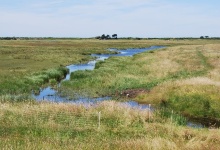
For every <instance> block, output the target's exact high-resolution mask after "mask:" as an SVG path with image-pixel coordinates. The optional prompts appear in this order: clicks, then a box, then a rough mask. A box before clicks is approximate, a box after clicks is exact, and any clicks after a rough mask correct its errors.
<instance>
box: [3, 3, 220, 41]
mask: <svg viewBox="0 0 220 150" xmlns="http://www.w3.org/2000/svg"><path fill="white" fill-rule="evenodd" d="M219 7H220V1H219V0H209V1H208V0H182V1H177V0H8V1H6V0H0V37H1V36H29V37H45V36H46V37H49V36H52V37H94V36H97V35H101V34H110V35H112V34H114V33H117V34H118V36H120V37H199V36H201V35H207V36H211V37H220V29H219V27H220V9H219Z"/></svg>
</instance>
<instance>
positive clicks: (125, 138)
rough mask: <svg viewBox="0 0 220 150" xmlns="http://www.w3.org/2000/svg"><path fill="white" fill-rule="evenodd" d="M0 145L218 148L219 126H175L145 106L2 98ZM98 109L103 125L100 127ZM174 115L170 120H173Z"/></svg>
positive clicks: (31, 147) (70, 147) (27, 146)
mask: <svg viewBox="0 0 220 150" xmlns="http://www.w3.org/2000/svg"><path fill="white" fill-rule="evenodd" d="M0 105H1V110H0V116H1V117H0V127H1V128H0V133H1V134H0V139H1V141H0V147H1V148H4V149H64V148H65V149H155V150H156V149H201V148H202V147H203V146H202V145H205V146H206V147H210V148H211V147H212V148H216V149H218V148H219V147H220V136H219V135H220V134H219V129H212V130H208V129H193V128H189V127H184V126H178V125H177V124H175V123H174V122H171V120H172V119H171V118H169V117H168V118H167V119H163V118H161V117H160V115H156V114H153V113H151V121H150V122H149V121H148V117H149V114H148V110H139V109H134V108H130V107H128V106H126V105H122V104H119V103H117V102H114V101H109V102H102V103H100V104H98V105H97V106H95V107H84V106H77V105H72V104H56V103H45V102H43V103H36V102H28V101H27V102H25V103H22V102H21V103H8V102H6V103H1V104H0ZM98 112H101V124H100V125H101V126H100V128H98ZM174 118H175V117H174V115H173V120H174Z"/></svg>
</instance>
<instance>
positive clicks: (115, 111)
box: [0, 39, 220, 149]
mask: <svg viewBox="0 0 220 150" xmlns="http://www.w3.org/2000/svg"><path fill="white" fill-rule="evenodd" d="M219 42H220V41H219V40H211V39H204V40H200V39H197V40H196V39H195V40H192V39H191V40H104V41H102V40H91V39H90V40H17V41H0V101H1V102H0V105H1V106H0V107H1V109H0V120H1V121H0V126H1V127H0V139H1V140H0V147H1V148H4V149H63V148H65V149H219V148H220V136H219V135H220V134H219V129H193V128H189V127H185V126H181V125H184V124H185V120H184V118H183V117H181V115H178V114H182V115H185V116H190V117H195V118H206V119H207V118H209V119H216V120H219V119H220V113H219V112H220V108H219V106H220V88H219V87H220V74H219V72H220V53H219V49H220V43H219ZM152 45H163V46H166V48H163V49H160V50H155V51H150V52H145V53H141V54H137V55H135V56H134V57H123V58H120V57H111V58H109V59H108V60H106V61H104V62H103V61H100V62H98V63H97V65H96V67H95V70H93V71H88V70H87V71H77V72H74V73H72V74H71V80H70V81H65V82H63V83H62V85H61V89H62V91H67V92H66V93H67V94H68V91H69V92H70V93H73V91H74V92H76V93H81V94H85V95H88V96H91V97H99V96H106V95H108V96H109V95H110V96H113V98H114V99H116V101H121V100H125V99H126V98H127V97H126V95H127V94H129V95H128V98H129V99H134V100H136V101H139V102H141V103H147V104H153V105H154V107H162V108H163V110H164V111H158V112H154V113H151V114H150V117H151V119H150V120H149V114H148V113H149V112H148V111H147V110H144V111H143V110H142V111H140V110H137V109H131V108H129V107H127V106H122V105H121V104H119V103H117V102H113V101H110V102H103V103H100V104H98V105H97V106H95V107H89V108H87V107H83V106H75V105H71V104H53V103H37V102H34V101H32V100H30V99H31V98H30V93H31V91H32V90H37V89H38V88H40V87H43V86H46V85H48V84H50V85H54V84H56V82H58V81H59V80H61V79H62V78H63V77H64V76H65V74H66V73H67V72H68V70H66V69H65V66H66V65H69V64H76V63H81V62H87V61H88V60H91V59H93V58H91V56H90V54H92V53H97V54H99V53H109V51H107V50H106V49H107V48H119V49H125V48H143V47H149V46H152ZM132 92H135V94H132ZM171 110H173V111H174V114H175V115H174V114H172V113H170V112H171ZM98 112H101V126H100V128H99V129H98V122H97V120H98V116H97V113H98ZM171 115H172V116H171Z"/></svg>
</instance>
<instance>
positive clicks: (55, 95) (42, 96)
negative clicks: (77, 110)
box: [33, 46, 164, 109]
mask: <svg viewBox="0 0 220 150" xmlns="http://www.w3.org/2000/svg"><path fill="white" fill-rule="evenodd" d="M160 48H164V46H151V47H148V48H138V49H135V48H132V49H125V50H117V49H109V50H110V51H114V52H116V53H114V54H100V55H99V54H92V55H91V56H93V57H95V58H96V59H95V60H92V61H89V62H88V63H85V64H72V65H69V66H67V68H68V69H69V73H68V74H67V75H66V77H65V79H63V80H62V81H66V80H70V75H71V73H72V72H75V71H78V70H93V69H94V68H95V64H96V62H97V61H99V60H105V59H108V58H109V57H112V56H130V57H132V56H133V55H135V54H138V53H142V52H145V51H150V50H155V49H160ZM62 81H61V82H62ZM60 84H61V83H60ZM60 84H59V85H58V86H60ZM33 98H34V99H36V100H37V101H42V100H46V101H51V102H62V103H75V104H84V105H91V104H94V103H96V102H99V101H104V100H110V99H111V97H100V98H86V97H80V98H78V99H73V100H71V99H69V98H67V97H62V96H60V94H59V91H57V90H56V89H53V88H51V87H50V86H48V87H46V88H43V89H40V93H39V94H38V95H34V94H33ZM123 103H126V104H128V105H130V106H131V107H140V108H142V109H144V108H148V105H144V104H138V103H137V102H135V101H128V102H123Z"/></svg>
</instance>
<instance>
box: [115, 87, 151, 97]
mask: <svg viewBox="0 0 220 150" xmlns="http://www.w3.org/2000/svg"><path fill="white" fill-rule="evenodd" d="M149 92H150V91H149V90H146V89H128V90H124V91H121V92H117V93H116V94H115V96H117V97H118V96H119V97H127V98H135V97H137V96H138V95H140V94H144V93H149Z"/></svg>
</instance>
